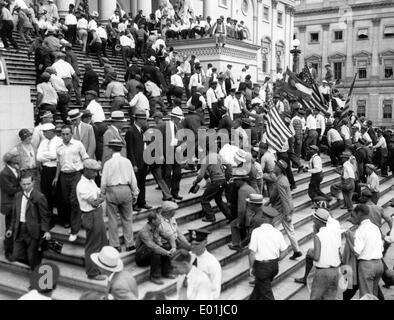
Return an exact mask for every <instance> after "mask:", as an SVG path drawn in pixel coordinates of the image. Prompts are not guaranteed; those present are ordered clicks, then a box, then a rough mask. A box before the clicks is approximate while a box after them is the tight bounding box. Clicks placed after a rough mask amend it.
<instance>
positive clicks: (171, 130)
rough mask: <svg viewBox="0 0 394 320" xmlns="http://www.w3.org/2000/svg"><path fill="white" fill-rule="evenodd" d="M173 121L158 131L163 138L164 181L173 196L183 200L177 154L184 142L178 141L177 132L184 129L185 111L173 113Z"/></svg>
mask: <svg viewBox="0 0 394 320" xmlns="http://www.w3.org/2000/svg"><path fill="white" fill-rule="evenodd" d="M170 117H171V120H170V121H167V122H164V123H162V124H159V125H158V126H157V129H158V130H160V131H161V134H162V136H163V156H164V159H165V160H164V163H165V164H164V180H165V181H166V184H167V186H168V187H169V188H170V189H171V195H172V197H173V198H174V199H175V200H179V201H181V200H183V198H182V197H181V196H179V184H180V181H181V178H182V168H181V165H180V164H179V163H178V162H177V161H176V152H177V149H178V147H180V145H181V144H182V142H183V141H178V139H177V132H178V131H179V130H181V129H182V124H181V121H182V120H183V111H182V109H181V108H180V107H176V108H174V109H173V110H172V111H171V114H170Z"/></svg>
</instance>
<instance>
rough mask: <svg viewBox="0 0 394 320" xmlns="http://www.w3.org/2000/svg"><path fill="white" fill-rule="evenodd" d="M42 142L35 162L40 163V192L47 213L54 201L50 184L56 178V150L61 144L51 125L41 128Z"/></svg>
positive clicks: (44, 125) (51, 208)
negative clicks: (46, 206)
mask: <svg viewBox="0 0 394 320" xmlns="http://www.w3.org/2000/svg"><path fill="white" fill-rule="evenodd" d="M41 130H42V132H43V135H44V140H42V141H41V143H40V145H39V147H38V150H37V161H38V162H40V163H41V168H42V170H41V192H42V193H43V194H44V195H45V197H46V199H47V202H48V210H49V212H51V213H52V212H53V207H54V199H55V196H54V194H53V187H52V182H53V179H55V176H56V169H57V163H56V150H57V148H58V147H59V146H60V145H61V144H62V139H61V138H59V137H58V136H57V135H56V127H55V126H54V125H53V124H52V123H46V124H43V125H42V126H41Z"/></svg>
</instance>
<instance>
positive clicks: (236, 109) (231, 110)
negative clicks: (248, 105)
mask: <svg viewBox="0 0 394 320" xmlns="http://www.w3.org/2000/svg"><path fill="white" fill-rule="evenodd" d="M224 106H225V107H226V109H227V110H228V114H229V116H230V119H231V120H234V114H240V113H242V111H241V107H240V105H239V101H238V99H237V98H235V97H233V96H231V95H230V96H228V97H227V98H226V99H224Z"/></svg>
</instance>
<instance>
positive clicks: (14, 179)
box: [0, 152, 21, 260]
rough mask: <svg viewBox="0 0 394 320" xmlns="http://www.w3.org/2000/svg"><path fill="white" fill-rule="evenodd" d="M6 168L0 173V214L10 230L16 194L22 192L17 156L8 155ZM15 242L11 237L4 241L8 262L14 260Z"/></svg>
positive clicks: (5, 161)
mask: <svg viewBox="0 0 394 320" xmlns="http://www.w3.org/2000/svg"><path fill="white" fill-rule="evenodd" d="M3 161H4V163H5V165H6V166H5V168H4V169H3V170H2V171H1V172H0V191H1V199H0V200H1V207H0V212H1V213H2V214H3V215H5V228H6V230H9V228H10V225H11V218H12V205H13V203H14V197H15V194H17V193H18V192H19V191H21V188H20V185H19V161H20V157H19V156H18V155H17V154H13V153H10V152H8V153H6V154H5V155H4V157H3ZM12 247H13V241H12V238H11V237H8V238H7V237H6V238H5V239H4V255H5V258H6V259H7V260H11V258H12Z"/></svg>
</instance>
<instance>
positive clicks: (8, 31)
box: [0, 20, 19, 50]
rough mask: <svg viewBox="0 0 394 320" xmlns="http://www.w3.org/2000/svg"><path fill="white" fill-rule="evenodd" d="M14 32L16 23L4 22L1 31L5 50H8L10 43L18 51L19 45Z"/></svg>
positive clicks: (0, 34) (0, 35)
mask: <svg viewBox="0 0 394 320" xmlns="http://www.w3.org/2000/svg"><path fill="white" fill-rule="evenodd" d="M13 30H14V23H13V22H12V21H9V20H6V21H3V27H2V28H1V29H0V37H1V41H3V44H4V48H8V47H9V44H8V41H9V42H10V43H11V44H12V46H13V47H14V49H15V50H18V49H19V48H18V44H17V43H16V41H15V40H14V38H13V36H12V31H13Z"/></svg>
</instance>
